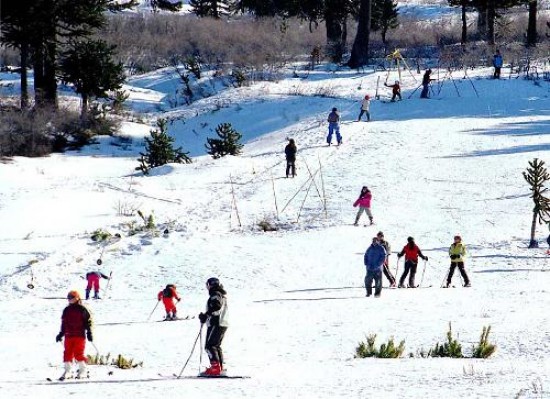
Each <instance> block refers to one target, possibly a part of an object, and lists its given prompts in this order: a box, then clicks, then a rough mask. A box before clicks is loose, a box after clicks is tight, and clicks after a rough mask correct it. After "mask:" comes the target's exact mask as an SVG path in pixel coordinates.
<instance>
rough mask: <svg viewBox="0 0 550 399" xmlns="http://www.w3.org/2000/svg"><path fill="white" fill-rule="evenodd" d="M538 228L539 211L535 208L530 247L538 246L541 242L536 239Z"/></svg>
mask: <svg viewBox="0 0 550 399" xmlns="http://www.w3.org/2000/svg"><path fill="white" fill-rule="evenodd" d="M536 229H537V212H536V210H533V220H531V240H530V241H529V248H538V247H539V243H538V242H537V240H535V232H536Z"/></svg>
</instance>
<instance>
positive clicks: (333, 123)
mask: <svg viewBox="0 0 550 399" xmlns="http://www.w3.org/2000/svg"><path fill="white" fill-rule="evenodd" d="M327 122H328V136H327V143H328V145H331V144H332V135H333V133H336V141H337V142H338V145H340V144H342V136H340V114H338V109H337V108H333V109H332V112H331V113H330V114H328V117H327Z"/></svg>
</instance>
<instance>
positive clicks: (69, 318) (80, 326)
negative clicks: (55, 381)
mask: <svg viewBox="0 0 550 399" xmlns="http://www.w3.org/2000/svg"><path fill="white" fill-rule="evenodd" d="M67 299H68V300H69V305H68V306H67V307H66V308H65V309H64V310H63V314H62V316H61V330H60V332H59V334H57V336H56V337H55V341H56V342H61V341H62V340H63V337H65V342H64V347H65V350H64V352H63V364H64V366H65V369H64V371H63V374H62V375H61V377H59V379H60V380H64V379H66V378H71V376H72V374H71V366H72V362H73V360H76V361H77V362H78V372H77V375H76V378H85V377H86V376H87V373H86V356H85V355H84V350H85V348H86V338H88V341H90V342H93V339H92V317H91V316H90V312H89V311H88V309H86V308H85V307H84V306H83V305H82V301H81V300H80V294H79V293H78V291H69V293H68V294H67Z"/></svg>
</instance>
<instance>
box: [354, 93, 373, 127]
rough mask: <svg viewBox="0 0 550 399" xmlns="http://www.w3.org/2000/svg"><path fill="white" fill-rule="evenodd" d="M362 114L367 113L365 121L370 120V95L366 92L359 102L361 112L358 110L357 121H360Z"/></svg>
mask: <svg viewBox="0 0 550 399" xmlns="http://www.w3.org/2000/svg"><path fill="white" fill-rule="evenodd" d="M363 114H367V122H370V97H369V95H368V94H367V95H366V96H365V98H364V99H363V101H362V102H361V112H359V116H358V117H357V122H360V121H361V117H362V116H363Z"/></svg>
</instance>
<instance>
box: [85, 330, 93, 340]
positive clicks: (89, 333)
mask: <svg viewBox="0 0 550 399" xmlns="http://www.w3.org/2000/svg"><path fill="white" fill-rule="evenodd" d="M86 338H87V339H88V341H90V342H94V339H93V337H92V332H91V331H90V330H88V331H86Z"/></svg>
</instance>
